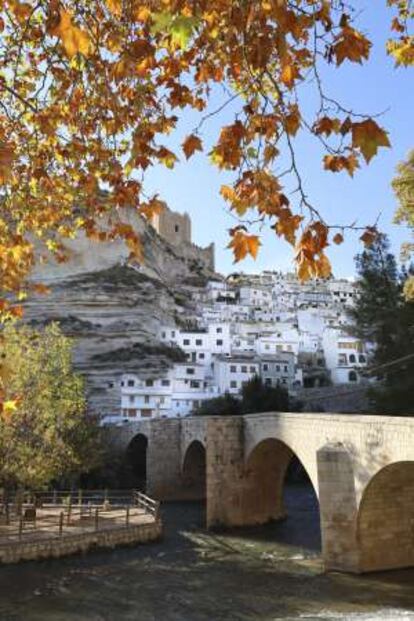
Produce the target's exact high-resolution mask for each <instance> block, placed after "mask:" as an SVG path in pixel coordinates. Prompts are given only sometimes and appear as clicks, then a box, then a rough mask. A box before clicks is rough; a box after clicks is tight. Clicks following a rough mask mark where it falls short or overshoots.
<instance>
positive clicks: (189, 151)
mask: <svg viewBox="0 0 414 621" xmlns="http://www.w3.org/2000/svg"><path fill="white" fill-rule="evenodd" d="M182 147H183V151H184V154H185V157H186V159H187V160H188V159H189V158H190V157H191V156H192V155H193V153H194V152H195V151H202V150H203V145H202V142H201V140H200V138H199V137H198V136H196V135H195V134H190V136H187V138H186V139H185V140H184V142H183V144H182Z"/></svg>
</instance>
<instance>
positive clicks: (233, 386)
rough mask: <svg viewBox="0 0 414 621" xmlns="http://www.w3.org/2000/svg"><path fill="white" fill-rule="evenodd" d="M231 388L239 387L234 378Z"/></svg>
mask: <svg viewBox="0 0 414 621" xmlns="http://www.w3.org/2000/svg"><path fill="white" fill-rule="evenodd" d="M230 388H237V382H235V381H234V380H232V381H231V382H230Z"/></svg>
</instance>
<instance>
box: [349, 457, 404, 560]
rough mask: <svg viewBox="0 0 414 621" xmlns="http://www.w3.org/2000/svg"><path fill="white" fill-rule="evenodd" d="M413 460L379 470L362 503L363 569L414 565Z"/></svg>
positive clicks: (359, 537)
mask: <svg viewBox="0 0 414 621" xmlns="http://www.w3.org/2000/svg"><path fill="white" fill-rule="evenodd" d="M413 527H414V461H399V462H394V463H392V464H389V465H388V466H385V467H383V468H382V469H381V470H379V471H378V472H377V473H376V474H375V475H374V477H373V478H372V479H371V480H370V482H369V483H368V485H367V486H366V488H365V490H364V493H363V495H362V498H361V502H360V504H359V510H358V517H357V541H358V547H359V569H360V571H380V570H384V569H396V568H401V567H414V538H413V532H414V531H413Z"/></svg>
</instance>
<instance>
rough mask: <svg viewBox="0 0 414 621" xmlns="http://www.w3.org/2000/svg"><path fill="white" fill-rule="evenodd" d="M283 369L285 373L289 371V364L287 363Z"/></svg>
mask: <svg viewBox="0 0 414 621" xmlns="http://www.w3.org/2000/svg"><path fill="white" fill-rule="evenodd" d="M283 370H284V372H285V373H287V372H288V370H289V369H288V365H287V364H285V366H284V367H283Z"/></svg>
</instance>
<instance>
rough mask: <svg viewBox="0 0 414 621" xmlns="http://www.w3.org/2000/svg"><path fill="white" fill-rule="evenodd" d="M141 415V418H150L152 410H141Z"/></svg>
mask: <svg viewBox="0 0 414 621" xmlns="http://www.w3.org/2000/svg"><path fill="white" fill-rule="evenodd" d="M141 416H142V417H143V418H150V417H151V416H152V410H141Z"/></svg>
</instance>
